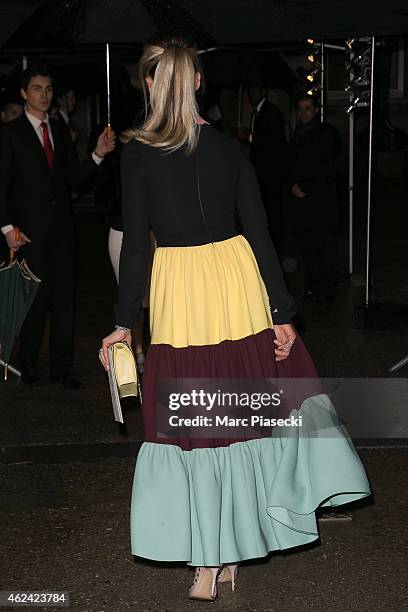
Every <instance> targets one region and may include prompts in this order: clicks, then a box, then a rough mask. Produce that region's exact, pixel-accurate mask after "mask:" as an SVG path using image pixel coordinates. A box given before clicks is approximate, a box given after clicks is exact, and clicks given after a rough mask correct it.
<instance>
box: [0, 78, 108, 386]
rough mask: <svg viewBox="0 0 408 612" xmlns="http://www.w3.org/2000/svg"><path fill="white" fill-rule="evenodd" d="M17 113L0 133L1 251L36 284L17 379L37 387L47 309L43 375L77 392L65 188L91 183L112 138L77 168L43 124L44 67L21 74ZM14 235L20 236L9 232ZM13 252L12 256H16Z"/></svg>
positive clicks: (67, 146) (62, 132)
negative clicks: (19, 260) (23, 263)
mask: <svg viewBox="0 0 408 612" xmlns="http://www.w3.org/2000/svg"><path fill="white" fill-rule="evenodd" d="M21 95H22V97H23V99H24V100H25V104H26V107H25V112H24V113H23V114H22V115H21V117H19V118H18V119H15V120H14V121H11V122H9V123H7V124H5V125H4V126H3V127H2V130H1V134H0V227H1V231H2V233H3V235H4V237H5V240H6V242H7V246H8V248H9V249H13V250H14V251H20V250H21V256H22V257H23V258H25V259H26V260H27V263H28V265H29V267H30V268H31V270H32V272H33V273H34V274H35V275H36V276H38V278H40V279H41V284H40V287H39V290H38V293H37V295H36V298H35V300H34V302H33V304H32V306H31V309H30V311H29V313H28V315H27V317H26V319H25V321H24V324H23V327H22V330H21V335H20V368H21V379H22V382H23V383H26V384H28V385H38V384H39V382H40V378H39V375H38V371H37V362H38V355H39V351H40V347H41V343H42V337H43V332H44V328H45V322H46V316H47V311H48V308H50V311H51V318H50V346H49V349H50V377H51V381H52V382H53V383H56V384H62V385H63V386H64V387H67V388H70V389H79V388H80V387H81V383H80V382H79V381H78V380H77V379H76V378H75V377H74V376H73V373H72V366H73V361H74V294H75V266H74V223H73V215H72V208H71V201H70V198H69V191H70V188H71V187H72V186H74V185H78V184H79V183H81V182H82V181H85V180H88V179H90V178H91V177H93V178H95V176H96V173H97V168H98V165H99V164H100V163H101V162H102V160H103V158H104V157H105V155H107V154H108V153H109V152H111V151H112V150H113V149H114V147H115V137H114V135H108V134H106V133H105V132H103V133H102V134H100V136H99V138H98V140H97V144H96V147H95V150H94V152H93V153H92V155H91V156H89V158H88V159H86V160H85V161H84V162H81V163H79V161H78V159H77V157H76V155H75V152H74V148H73V144H72V141H71V139H70V136H69V133H68V131H67V129H66V127H65V126H64V125H62V124H61V122H59V121H55V120H53V119H50V118H49V115H48V111H49V109H50V107H51V104H52V99H53V79H52V75H51V73H50V71H49V69H48V68H47V67H46V66H31V67H30V68H28V69H27V70H25V71H24V73H23V76H22V80H21ZM16 227H18V228H19V229H20V232H21V233H20V237H19V238H18V235H17V233H16ZM19 254H20V253H19Z"/></svg>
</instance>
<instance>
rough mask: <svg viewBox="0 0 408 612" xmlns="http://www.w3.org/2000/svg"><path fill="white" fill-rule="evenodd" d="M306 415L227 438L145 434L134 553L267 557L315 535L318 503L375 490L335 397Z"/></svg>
mask: <svg viewBox="0 0 408 612" xmlns="http://www.w3.org/2000/svg"><path fill="white" fill-rule="evenodd" d="M298 414H299V415H302V417H303V427H302V431H300V428H296V427H290V428H275V429H274V430H273V435H272V436H271V437H268V438H261V439H254V440H250V441H248V442H236V443H234V444H231V445H230V446H227V447H220V448H208V449H200V448H199V449H194V450H191V451H183V450H181V449H180V447H178V446H174V445H169V444H155V443H149V442H145V443H144V444H143V445H142V447H141V449H140V451H139V454H138V458H137V462H136V468H135V477H134V483H133V492H132V504H131V549H132V554H133V555H137V556H140V557H145V558H147V559H155V560H158V561H186V562H187V564H188V565H193V566H203V565H209V566H214V565H219V564H221V563H232V562H236V561H242V560H244V559H253V558H257V557H264V556H265V555H267V554H268V553H269V552H270V551H274V550H283V549H287V548H292V547H294V546H301V545H304V544H308V543H309V542H312V541H313V540H316V539H317V538H318V537H319V533H318V528H317V522H316V516H315V510H316V509H317V508H318V507H319V506H339V505H342V504H347V503H349V502H352V501H355V500H357V499H361V498H363V497H366V496H367V495H370V486H369V483H368V480H367V477H366V474H365V471H364V467H363V465H362V463H361V461H360V459H359V457H358V455H357V453H356V451H355V449H354V446H353V444H352V442H351V440H350V438H349V436H348V434H347V432H346V431H345V430H344V429H343V428H342V426H341V424H339V422H338V419H337V415H336V412H335V409H334V407H333V405H332V403H331V402H330V400H329V398H328V397H327V396H326V395H320V396H316V397H313V398H309V399H307V400H305V402H303V404H302V406H301V408H300V410H299V412H298ZM306 428H308V431H309V435H306V434H305V431H306ZM302 432H303V433H302Z"/></svg>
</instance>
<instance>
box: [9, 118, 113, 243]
mask: <svg viewBox="0 0 408 612" xmlns="http://www.w3.org/2000/svg"><path fill="white" fill-rule="evenodd" d="M25 114H26V117H27V119H28V120H29V122H30V123H31V125H32V126H33V128H34V131H35V133H36V134H37V136H38V139H39V141H40V143H41V146H42V147H43V146H44V139H43V131H42V127H41V124H42V123H46V124H47V126H48V134H49V136H50V141H51V145H52V148H53V149H54V139H53V137H52V129H51V125H50V119H49V117H48V113H47V115H46V117H45V119H38V117H35V116H34V115H32V114H31V113H29V112H28V111H27V110H26V111H25ZM92 159H93V160H94V162H95V164H97V165H98V166H99V164H100V163H101V162H102V161H103V157H99V155H97V154H96V153H92ZM13 229H14V225H3V227H2V228H1V231H2V233H3V234H7V233H8V232H11V230H13Z"/></svg>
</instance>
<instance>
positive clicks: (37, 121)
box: [25, 109, 50, 129]
mask: <svg viewBox="0 0 408 612" xmlns="http://www.w3.org/2000/svg"><path fill="white" fill-rule="evenodd" d="M25 114H26V117H27V119H28V120H29V122H30V123H31V125H32V126H33V127H34V128H36V129H37V128H39V127H40V125H41V124H42V122H43V121H44V123H46V124H47V125H48V127H49V125H50V118H49V116H48V113H47V116H46V117H45V119H43V120H41V119H38V117H35V116H34V115H32V114H31V113H29V112H28V110H27V109H26V111H25Z"/></svg>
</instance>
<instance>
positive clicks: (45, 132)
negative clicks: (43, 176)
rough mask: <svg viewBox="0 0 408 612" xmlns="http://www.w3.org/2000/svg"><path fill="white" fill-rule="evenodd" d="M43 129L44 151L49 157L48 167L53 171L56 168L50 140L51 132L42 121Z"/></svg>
mask: <svg viewBox="0 0 408 612" xmlns="http://www.w3.org/2000/svg"><path fill="white" fill-rule="evenodd" d="M40 125H41V129H42V133H43V143H44V151H45V155H46V157H47V161H48V165H49V167H50V169H51V170H52V169H53V167H54V149H53V148H52V144H51V140H50V132H49V130H48V125H47V124H46V123H45V121H42V123H41V124H40Z"/></svg>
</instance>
